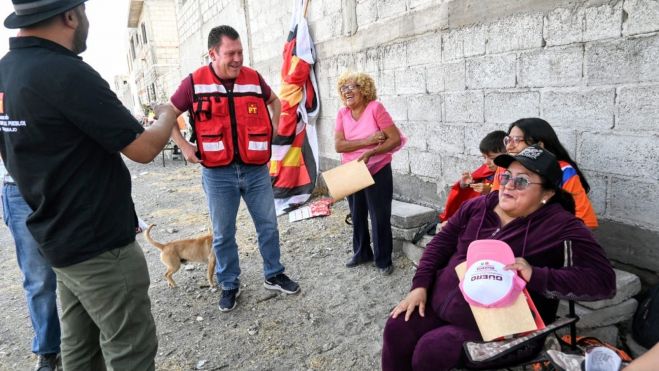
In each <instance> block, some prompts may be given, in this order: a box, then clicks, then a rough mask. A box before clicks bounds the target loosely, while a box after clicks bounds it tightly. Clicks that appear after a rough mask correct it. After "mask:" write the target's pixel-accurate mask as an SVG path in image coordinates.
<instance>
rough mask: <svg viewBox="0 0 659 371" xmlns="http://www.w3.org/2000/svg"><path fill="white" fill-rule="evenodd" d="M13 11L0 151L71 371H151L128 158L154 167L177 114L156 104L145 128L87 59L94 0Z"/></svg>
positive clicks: (149, 322)
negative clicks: (24, 212) (52, 284)
mask: <svg viewBox="0 0 659 371" xmlns="http://www.w3.org/2000/svg"><path fill="white" fill-rule="evenodd" d="M12 2H13V4H14V9H15V12H14V13H12V14H10V15H9V16H8V17H7V19H6V20H5V26H6V27H8V28H20V31H19V33H18V37H16V38H11V39H10V51H9V53H8V54H7V55H5V56H4V57H3V58H2V60H0V100H1V103H2V104H0V130H2V133H1V135H0V154H1V155H2V158H3V159H4V160H5V164H6V167H7V170H8V171H9V173H10V174H11V176H12V177H13V178H14V181H15V182H16V185H17V186H18V189H19V191H20V193H21V194H22V196H23V197H24V198H25V201H26V202H27V203H28V204H29V206H30V208H31V209H32V210H34V212H33V213H32V214H30V216H29V217H28V219H27V227H28V229H29V231H30V232H31V234H32V235H33V236H34V238H35V239H36V241H37V242H38V243H39V247H40V250H41V253H42V254H43V255H44V257H45V258H46V259H47V260H48V261H49V262H50V264H51V265H52V266H53V268H54V270H55V273H56V275H57V284H58V291H59V296H60V302H61V304H62V319H61V320H62V346H61V348H62V359H63V364H64V368H65V369H67V370H79V369H80V370H91V369H94V370H96V369H103V368H105V366H107V367H108V368H112V369H121V370H153V369H154V368H155V367H154V361H153V359H154V357H155V354H156V349H157V339H156V333H155V323H154V321H153V317H152V315H151V304H150V301H149V297H148V287H149V275H148V270H147V266H146V260H145V259H144V255H143V253H142V250H141V248H140V247H139V245H137V243H136V242H135V225H134V223H133V221H134V215H133V209H134V206H133V201H132V199H131V195H130V194H131V179H130V173H129V172H128V169H127V168H126V166H125V164H124V162H123V160H122V159H121V154H120V152H121V153H123V154H124V155H125V156H127V157H128V158H130V159H131V160H133V161H137V162H142V163H147V162H150V161H151V160H152V159H153V158H154V157H155V156H156V155H157V154H158V153H159V152H160V150H161V149H162V148H163V147H164V145H165V144H166V143H167V141H168V139H169V135H170V133H171V129H172V127H173V125H174V124H175V122H176V121H175V120H176V118H175V115H174V112H173V110H172V109H171V108H169V106H168V105H163V106H159V107H157V108H156V113H157V114H158V115H159V119H158V121H157V122H156V123H154V124H153V125H152V126H150V127H149V128H148V129H147V130H144V128H142V126H141V125H140V124H139V123H138V122H137V121H136V120H135V118H133V116H132V115H131V114H130V112H129V111H128V110H127V109H126V108H124V107H123V106H122V105H121V103H120V102H119V100H118V99H117V97H116V95H115V94H114V93H113V92H112V91H111V90H110V88H109V85H108V84H107V82H105V81H104V80H103V79H102V78H101V77H100V75H99V74H98V73H97V72H96V71H94V69H92V68H91V67H90V66H89V65H87V64H86V63H84V62H83V61H82V59H81V58H80V57H78V56H77V55H78V54H79V53H81V52H83V51H84V50H85V48H86V44H85V43H86V38H87V31H88V28H89V23H88V20H87V16H86V14H85V5H84V2H85V0H53V1H43V0H12ZM103 363H105V365H103Z"/></svg>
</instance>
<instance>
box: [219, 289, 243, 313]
mask: <svg viewBox="0 0 659 371" xmlns="http://www.w3.org/2000/svg"><path fill="white" fill-rule="evenodd" d="M239 296H240V287H239V288H237V289H229V290H222V297H220V305H219V307H220V311H221V312H230V311H232V310H233V308H235V307H236V304H237V303H236V299H238V297H239Z"/></svg>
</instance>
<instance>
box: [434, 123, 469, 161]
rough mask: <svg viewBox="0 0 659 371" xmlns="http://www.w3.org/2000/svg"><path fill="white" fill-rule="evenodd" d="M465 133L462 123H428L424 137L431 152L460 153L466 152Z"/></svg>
mask: <svg viewBox="0 0 659 371" xmlns="http://www.w3.org/2000/svg"><path fill="white" fill-rule="evenodd" d="M464 133H465V127H464V126H461V125H445V124H441V125H428V126H427V130H426V135H425V136H424V139H425V141H426V143H427V145H428V150H429V151H430V152H435V153H454V154H459V153H463V152H464V135H465V134H464Z"/></svg>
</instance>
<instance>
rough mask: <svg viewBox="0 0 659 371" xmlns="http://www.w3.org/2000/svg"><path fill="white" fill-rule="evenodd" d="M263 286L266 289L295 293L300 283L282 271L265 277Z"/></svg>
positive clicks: (298, 289)
mask: <svg viewBox="0 0 659 371" xmlns="http://www.w3.org/2000/svg"><path fill="white" fill-rule="evenodd" d="M263 286H264V287H265V288H266V289H268V290H276V291H281V292H283V293H285V294H296V293H298V292H299V291H300V285H298V284H297V283H296V282H295V281H293V280H291V279H290V278H288V276H287V275H285V274H283V273H279V274H278V275H276V276H274V277H270V278H268V279H266V280H265V282H263Z"/></svg>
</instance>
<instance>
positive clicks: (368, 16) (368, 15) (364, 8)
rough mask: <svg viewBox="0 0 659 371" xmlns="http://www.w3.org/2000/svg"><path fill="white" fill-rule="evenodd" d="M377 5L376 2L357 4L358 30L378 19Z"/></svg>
mask: <svg viewBox="0 0 659 371" xmlns="http://www.w3.org/2000/svg"><path fill="white" fill-rule="evenodd" d="M337 2H338V1H337ZM377 3H378V2H377V0H364V1H358V2H357V24H358V28H359V29H363V28H366V27H367V26H368V25H370V24H372V23H374V22H375V21H376V20H377V19H378V7H377ZM312 6H313V4H312Z"/></svg>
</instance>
